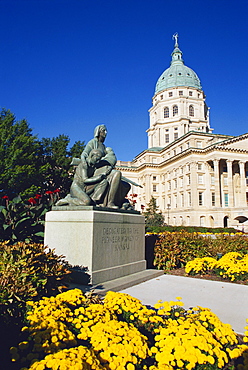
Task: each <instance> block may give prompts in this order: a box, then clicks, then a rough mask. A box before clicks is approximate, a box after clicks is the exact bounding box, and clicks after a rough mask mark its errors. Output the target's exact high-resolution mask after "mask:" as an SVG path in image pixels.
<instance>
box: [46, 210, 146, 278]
mask: <svg viewBox="0 0 248 370" xmlns="http://www.w3.org/2000/svg"><path fill="white" fill-rule="evenodd" d="M44 242H45V245H48V247H49V248H52V249H53V248H54V249H55V251H56V254H58V255H64V256H65V257H66V260H67V261H68V262H69V263H70V264H71V265H73V266H75V270H74V276H77V280H78V279H79V282H81V283H83V284H85V280H84V279H83V281H80V276H81V279H82V277H84V278H85V277H86V280H87V278H88V282H89V283H90V284H93V285H95V284H99V283H103V282H106V281H110V280H113V279H118V278H120V277H123V276H128V275H130V274H133V273H137V272H140V271H144V270H145V269H146V261H145V221H144V216H141V215H140V214H138V213H137V212H132V213H130V212H119V211H111V210H108V209H105V210H99V209H97V208H95V207H66V208H64V207H55V209H54V210H52V211H50V212H48V213H47V214H46V223H45V240H44ZM83 270H84V273H83V275H81V274H80V272H82V271H83Z"/></svg>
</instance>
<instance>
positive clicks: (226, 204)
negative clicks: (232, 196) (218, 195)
mask: <svg viewBox="0 0 248 370" xmlns="http://www.w3.org/2000/svg"><path fill="white" fill-rule="evenodd" d="M224 200H225V207H228V193H225V194H224Z"/></svg>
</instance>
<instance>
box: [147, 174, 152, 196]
mask: <svg viewBox="0 0 248 370" xmlns="http://www.w3.org/2000/svg"><path fill="white" fill-rule="evenodd" d="M146 184H147V189H146V196H147V199H146V201H147V203H148V202H150V199H151V194H152V189H151V186H152V184H151V175H148V174H147V175H146Z"/></svg>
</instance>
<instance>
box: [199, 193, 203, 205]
mask: <svg viewBox="0 0 248 370" xmlns="http://www.w3.org/2000/svg"><path fill="white" fill-rule="evenodd" d="M199 206H203V193H202V192H201V191H200V192H199Z"/></svg>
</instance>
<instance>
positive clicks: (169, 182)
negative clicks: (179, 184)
mask: <svg viewBox="0 0 248 370" xmlns="http://www.w3.org/2000/svg"><path fill="white" fill-rule="evenodd" d="M168 190H171V181H168Z"/></svg>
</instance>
